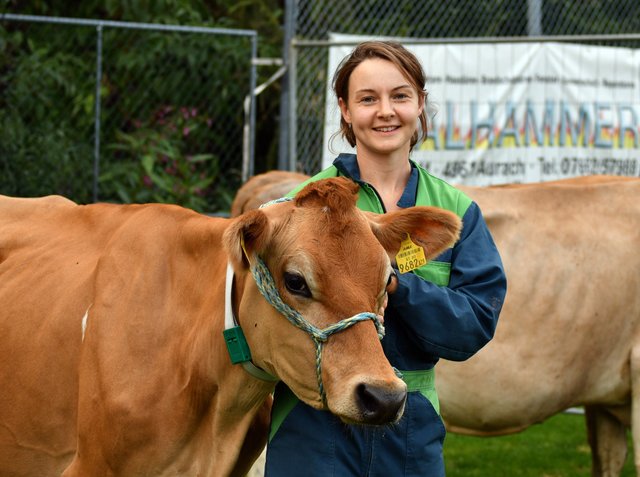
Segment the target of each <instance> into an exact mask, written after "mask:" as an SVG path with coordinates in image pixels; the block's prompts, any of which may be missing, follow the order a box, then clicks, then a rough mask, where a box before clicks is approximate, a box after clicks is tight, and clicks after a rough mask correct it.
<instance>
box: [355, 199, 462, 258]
mask: <svg viewBox="0 0 640 477" xmlns="http://www.w3.org/2000/svg"><path fill="white" fill-rule="evenodd" d="M365 214H366V216H367V219H368V220H369V223H370V225H371V230H372V231H373V233H374V235H375V236H376V237H377V239H378V240H379V241H380V243H381V244H382V246H383V247H384V249H385V250H386V251H387V254H388V255H389V257H390V258H391V259H392V261H393V259H394V258H395V256H396V254H397V253H398V251H399V250H400V244H401V243H402V241H403V240H405V239H406V238H407V234H409V236H410V237H411V241H412V242H413V243H415V244H416V245H419V246H421V247H422V248H423V250H424V254H425V258H426V259H427V260H431V259H432V258H435V257H437V256H438V255H440V254H441V253H442V252H444V251H445V250H446V249H447V248H449V247H451V246H452V245H453V244H454V243H455V242H456V240H458V237H459V236H460V229H461V228H462V221H461V220H460V218H459V217H458V216H457V215H456V214H454V213H453V212H449V211H448V210H444V209H440V208H438V207H426V206H419V207H410V208H408V209H402V210H397V211H393V212H388V213H386V214H374V213H372V212H366V213H365Z"/></svg>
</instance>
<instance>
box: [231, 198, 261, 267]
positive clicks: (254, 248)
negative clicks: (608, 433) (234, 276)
mask: <svg viewBox="0 0 640 477" xmlns="http://www.w3.org/2000/svg"><path fill="white" fill-rule="evenodd" d="M268 232H269V220H268V219H267V216H266V215H265V214H264V212H262V211H260V210H251V211H249V212H246V213H244V214H242V215H241V216H239V217H237V218H235V219H233V220H232V221H231V225H229V226H228V227H227V230H225V231H224V235H223V237H222V242H223V244H224V247H225V249H226V251H227V254H228V255H229V260H230V261H231V264H232V265H233V268H234V269H236V270H242V269H245V268H248V266H249V261H248V260H249V258H250V257H251V256H252V255H254V254H255V253H257V252H258V251H260V250H262V249H264V247H265V245H266V241H267V237H268V236H269V233H268Z"/></svg>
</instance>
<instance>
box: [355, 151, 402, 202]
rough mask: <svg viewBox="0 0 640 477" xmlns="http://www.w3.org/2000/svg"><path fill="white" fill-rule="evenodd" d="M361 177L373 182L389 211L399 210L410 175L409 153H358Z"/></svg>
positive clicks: (365, 180) (370, 182)
mask: <svg viewBox="0 0 640 477" xmlns="http://www.w3.org/2000/svg"><path fill="white" fill-rule="evenodd" d="M357 157H358V166H359V168H360V178H361V179H362V180H363V181H364V182H367V183H369V184H371V185H372V186H373V187H374V188H375V189H376V191H377V192H378V194H379V195H380V197H381V199H382V202H383V203H384V206H385V209H386V210H387V211H392V210H397V209H399V207H398V206H397V202H398V201H399V200H400V197H401V196H402V193H403V192H404V189H405V187H406V186H407V182H408V181H409V177H410V176H411V164H410V163H409V157H408V155H403V156H401V155H396V156H385V157H384V158H381V157H374V156H370V155H363V156H362V157H361V155H360V154H358V156H357Z"/></svg>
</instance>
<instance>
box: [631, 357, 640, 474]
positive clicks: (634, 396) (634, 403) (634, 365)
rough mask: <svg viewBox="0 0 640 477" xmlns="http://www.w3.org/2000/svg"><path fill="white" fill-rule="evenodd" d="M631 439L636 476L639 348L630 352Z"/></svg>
mask: <svg viewBox="0 0 640 477" xmlns="http://www.w3.org/2000/svg"><path fill="white" fill-rule="evenodd" d="M630 367H631V419H630V425H631V439H632V441H633V453H634V464H635V467H636V475H640V347H635V348H633V349H632V350H631V365H630Z"/></svg>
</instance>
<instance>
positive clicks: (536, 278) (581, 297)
mask: <svg viewBox="0 0 640 477" xmlns="http://www.w3.org/2000/svg"><path fill="white" fill-rule="evenodd" d="M284 177H286V176H284ZM302 180H304V179H300V182H302ZM250 185H251V184H248V186H247V189H248V190H250V187H249V186H250ZM273 187H274V189H276V187H275V186H273ZM460 188H461V189H463V190H464V191H465V192H467V194H469V196H471V197H472V198H473V199H474V200H476V201H477V202H478V203H479V204H480V207H481V208H482V210H483V213H484V215H485V219H486V220H487V223H488V225H489V228H490V229H491V232H492V234H493V236H494V239H495V240H496V243H497V245H498V248H499V250H500V253H501V255H502V258H503V261H504V264H505V269H506V272H507V277H508V282H509V290H508V293H507V299H506V302H505V306H504V308H503V310H502V314H501V316H500V323H499V326H498V329H497V333H496V337H495V338H494V340H493V341H492V342H491V343H490V344H489V345H487V346H486V347H485V349H483V350H482V351H480V353H478V355H477V356H475V357H473V358H471V359H470V360H469V361H466V362H461V363H458V362H456V363H453V362H447V361H444V360H443V361H441V362H440V363H439V364H438V366H436V370H437V375H438V385H437V387H438V393H439V395H440V402H441V408H442V413H443V417H444V419H445V424H446V425H447V429H448V430H449V431H451V432H456V433H463V434H473V435H478V436H490V435H501V434H507V433H513V432H518V431H521V430H524V429H526V428H527V427H529V426H530V425H532V424H535V423H537V422H541V421H543V420H544V419H546V418H548V417H550V416H552V415H554V414H556V413H559V412H562V411H563V410H565V409H566V408H568V407H571V406H577V405H582V404H584V405H585V411H586V417H587V426H588V430H589V443H590V445H591V448H592V460H593V475H594V476H603V477H617V476H618V475H620V471H621V468H622V466H623V464H624V459H625V457H626V453H627V441H626V429H628V428H631V429H632V435H633V441H634V453H635V456H636V469H637V473H638V475H640V411H638V409H640V384H639V383H640V336H639V335H640V254H638V253H637V250H638V249H639V248H640V180H638V179H634V178H626V177H618V176H585V177H577V178H572V179H566V180H561V181H555V182H547V183H541V184H525V185H504V186H494V187H464V186H461V187H460ZM279 195H282V193H280V192H279V193H278V195H277V196H276V195H274V196H272V197H261V199H260V200H261V201H268V200H270V199H274V198H276V197H278V196H279ZM247 203H249V201H247ZM636 340H638V341H636ZM636 343H637V344H636ZM632 404H633V406H634V407H635V409H636V411H635V414H632V413H631V409H632Z"/></svg>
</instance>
